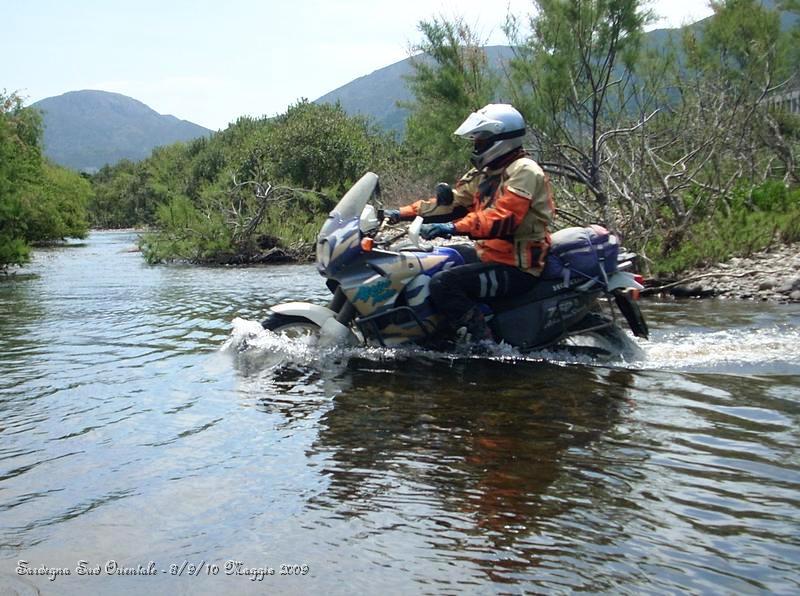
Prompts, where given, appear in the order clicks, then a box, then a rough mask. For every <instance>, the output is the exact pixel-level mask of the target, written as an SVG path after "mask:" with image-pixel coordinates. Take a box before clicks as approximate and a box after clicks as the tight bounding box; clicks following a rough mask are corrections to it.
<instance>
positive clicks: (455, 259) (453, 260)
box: [425, 246, 464, 276]
mask: <svg viewBox="0 0 800 596" xmlns="http://www.w3.org/2000/svg"><path fill="white" fill-rule="evenodd" d="M433 254H435V255H442V256H446V257H447V260H446V261H442V262H441V263H438V264H437V265H436V266H435V267H431V268H430V269H427V270H426V271H425V273H427V274H428V275H430V276H434V275H435V274H437V273H439V271H442V270H443V269H449V268H450V267H457V266H458V265H463V264H464V257H462V256H461V253H459V252H458V251H457V250H455V249H453V248H448V247H447V246H438V247H436V248H434V249H433Z"/></svg>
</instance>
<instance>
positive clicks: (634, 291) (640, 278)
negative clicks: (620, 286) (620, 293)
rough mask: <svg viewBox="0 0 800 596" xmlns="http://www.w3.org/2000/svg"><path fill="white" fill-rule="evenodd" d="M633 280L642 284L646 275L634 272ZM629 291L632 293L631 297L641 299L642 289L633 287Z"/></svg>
mask: <svg viewBox="0 0 800 596" xmlns="http://www.w3.org/2000/svg"><path fill="white" fill-rule="evenodd" d="M633 281H635V282H636V283H637V284H639V285H640V286H643V285H644V277H643V276H641V275H639V274H638V273H634V275H633ZM628 293H629V294H630V296H631V298H632V299H633V300H638V299H639V295H640V291H639V290H638V289H636V288H633V289H631V290H630V291H629V292H628Z"/></svg>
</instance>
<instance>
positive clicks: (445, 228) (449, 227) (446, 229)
mask: <svg viewBox="0 0 800 596" xmlns="http://www.w3.org/2000/svg"><path fill="white" fill-rule="evenodd" d="M455 233H456V227H455V226H454V225H453V224H451V223H432V224H422V227H420V229H419V235H420V236H422V237H423V238H424V239H425V240H433V239H434V238H450V237H451V236H452V235H453V234H455Z"/></svg>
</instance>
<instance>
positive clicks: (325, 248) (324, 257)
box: [317, 238, 331, 269]
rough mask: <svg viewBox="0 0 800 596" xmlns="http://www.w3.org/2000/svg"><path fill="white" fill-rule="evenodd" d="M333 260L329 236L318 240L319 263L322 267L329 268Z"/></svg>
mask: <svg viewBox="0 0 800 596" xmlns="http://www.w3.org/2000/svg"><path fill="white" fill-rule="evenodd" d="M330 262H331V245H330V244H329V243H328V239H327V238H323V239H320V240H318V241H317V263H318V264H319V266H320V267H321V268H322V269H327V268H328V263H330Z"/></svg>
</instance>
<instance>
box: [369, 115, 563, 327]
mask: <svg viewBox="0 0 800 596" xmlns="http://www.w3.org/2000/svg"><path fill="white" fill-rule="evenodd" d="M453 134H455V135H457V136H460V137H462V138H465V139H469V140H471V141H472V143H473V151H472V155H471V157H470V161H471V162H472V165H473V166H474V167H473V168H472V169H470V170H469V171H468V172H467V173H466V174H465V175H464V176H462V177H461V179H460V180H459V181H458V182H457V183H456V185H455V189H454V190H451V189H450V188H449V187H446V186H445V187H442V185H440V186H439V187H437V196H436V197H434V198H430V199H423V200H419V201H417V202H415V203H413V204H411V205H407V206H405V207H402V208H401V209H399V210H397V209H389V210H386V211H385V212H384V214H385V216H386V217H387V218H388V220H389V222H390V223H397V222H398V221H400V220H410V219H414V218H415V217H417V216H422V217H423V218H424V219H425V220H426V222H431V221H433V222H436V223H425V224H423V226H422V230H421V232H420V235H421V236H422V237H423V238H425V239H426V240H430V239H433V238H437V237H443V238H450V237H451V236H453V235H466V236H469V237H470V238H471V239H473V240H476V243H475V247H476V249H477V254H478V257H479V262H476V263H467V264H465V265H461V266H458V267H453V268H451V269H448V270H445V271H441V272H439V273H437V274H436V275H434V276H433V278H432V279H431V283H430V292H431V299H432V300H433V302H434V304H435V306H436V307H437V309H438V311H439V312H441V313H442V314H443V315H444V316H445V317H446V319H447V323H449V325H450V327H451V329H452V330H453V331H454V332H455V331H457V330H459V329H460V328H462V327H463V328H466V333H467V334H469V336H470V338H471V339H472V341H482V340H492V339H493V338H492V334H491V331H490V329H489V327H488V326H487V324H486V321H485V320H484V317H483V313H482V312H481V310H480V308H479V307H478V305H477V304H476V302H475V301H476V300H485V299H487V298H501V297H510V296H515V295H520V294H523V293H525V292H527V291H528V290H530V289H532V288H533V286H534V285H535V284H536V282H537V278H538V276H539V275H540V274H541V272H542V270H543V269H544V265H545V259H546V256H547V251H548V249H549V246H550V233H549V232H548V225H549V224H550V223H551V222H552V220H553V217H554V215H555V204H554V203H553V195H552V190H551V188H550V182H549V180H548V178H547V175H546V174H545V173H544V171H543V170H542V168H541V167H540V166H539V164H537V163H536V162H535V161H534V160H533V159H531V158H530V157H529V156H528V154H527V153H526V152H525V150H524V149H523V147H522V139H523V136H524V135H525V120H524V119H523V117H522V114H520V113H519V112H518V111H517V110H516V109H515V108H514V107H513V106H511V105H509V104H489V105H487V106H485V107H484V108H482V109H480V110H478V111H477V112H473V113H472V114H470V115H469V116H468V117H467V119H466V120H464V122H463V123H462V124H461V126H459V127H458V128H457V129H456V130H455V132H454V133H453ZM442 222H446V223H442Z"/></svg>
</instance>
